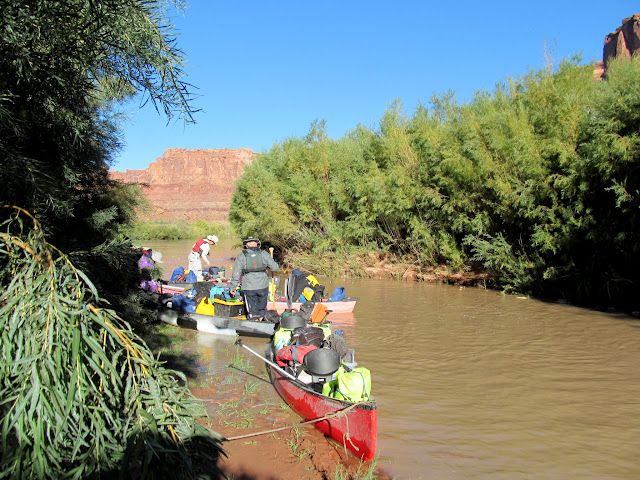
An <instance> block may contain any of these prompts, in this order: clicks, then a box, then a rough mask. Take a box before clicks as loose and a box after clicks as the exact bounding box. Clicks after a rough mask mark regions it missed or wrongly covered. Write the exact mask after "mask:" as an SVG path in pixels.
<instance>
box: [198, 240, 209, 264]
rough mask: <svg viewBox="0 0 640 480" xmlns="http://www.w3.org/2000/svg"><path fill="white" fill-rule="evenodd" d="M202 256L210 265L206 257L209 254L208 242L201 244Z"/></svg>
mask: <svg viewBox="0 0 640 480" xmlns="http://www.w3.org/2000/svg"><path fill="white" fill-rule="evenodd" d="M200 248H202V258H203V260H204V261H205V263H206V264H207V265H211V263H209V258H208V257H207V256H208V255H209V244H208V243H206V242H205V243H203V244H202V247H200Z"/></svg>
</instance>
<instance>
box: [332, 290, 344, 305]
mask: <svg viewBox="0 0 640 480" xmlns="http://www.w3.org/2000/svg"><path fill="white" fill-rule="evenodd" d="M344 297H345V293H344V287H338V288H336V289H335V290H334V291H333V293H332V294H331V296H330V297H329V302H338V301H340V300H342V299H343V298H344Z"/></svg>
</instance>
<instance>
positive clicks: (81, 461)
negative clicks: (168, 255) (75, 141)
mask: <svg viewBox="0 0 640 480" xmlns="http://www.w3.org/2000/svg"><path fill="white" fill-rule="evenodd" d="M3 227H4V228H3V230H5V231H11V230H13V231H17V232H19V233H17V234H15V235H12V234H11V233H0V265H2V270H1V271H0V284H1V285H2V293H1V294H0V335H2V339H1V340H2V342H1V344H2V357H3V359H4V361H3V362H2V364H1V365H0V418H1V419H2V420H1V421H0V425H1V438H2V459H1V460H0V476H2V477H7V478H56V479H58V478H89V477H97V476H106V477H115V476H121V477H124V478H132V477H136V478H138V477H140V478H157V477H159V476H162V477H163V478H180V479H182V478H203V475H206V476H208V477H209V478H216V475H218V474H219V471H218V469H217V467H216V462H217V458H218V456H219V454H220V453H221V448H220V444H219V441H218V440H217V439H216V438H215V437H214V436H213V435H212V434H211V433H210V432H209V431H207V430H206V429H205V428H204V427H203V426H202V425H201V424H200V423H199V422H198V421H197V417H198V416H202V415H203V410H202V409H201V407H200V406H199V405H198V404H196V403H195V402H194V399H193V398H192V397H191V396H190V393H189V391H188V390H187V388H186V386H185V380H186V379H185V378H184V376H183V375H182V374H180V373H177V372H173V371H169V370H165V369H164V368H163V367H162V365H161V364H160V363H159V362H158V361H157V360H156V359H155V358H154V355H153V353H152V352H151V351H150V350H149V348H148V347H147V346H146V344H145V343H144V342H143V340H141V339H140V338H139V337H138V336H137V335H136V334H135V333H134V332H133V331H132V330H131V328H130V327H129V325H128V324H127V323H126V322H124V321H123V320H121V318H120V317H119V316H118V315H117V314H116V313H115V312H114V311H113V310H110V309H107V308H104V307H103V306H102V305H103V303H104V302H103V301H102V299H101V298H100V297H99V295H98V291H97V289H96V288H95V286H94V285H93V284H92V283H91V281H89V279H88V278H87V276H86V275H85V274H84V273H83V272H82V271H80V270H78V269H76V268H75V267H74V266H73V264H72V263H71V262H70V261H69V258H68V257H67V256H65V255H63V254H61V252H59V251H58V250H57V249H55V248H54V247H52V246H51V245H49V244H48V243H47V242H46V240H45V238H44V236H43V233H42V229H41V228H40V225H39V224H38V223H37V222H35V220H34V227H33V228H31V229H29V228H25V229H24V230H23V229H22V227H21V225H20V222H18V221H14V222H12V223H11V225H9V224H7V223H6V222H5V224H4V225H3Z"/></svg>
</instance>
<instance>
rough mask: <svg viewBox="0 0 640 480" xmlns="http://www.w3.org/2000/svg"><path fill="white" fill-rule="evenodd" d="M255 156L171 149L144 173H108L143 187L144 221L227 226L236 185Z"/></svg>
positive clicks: (245, 152) (248, 152)
mask: <svg viewBox="0 0 640 480" xmlns="http://www.w3.org/2000/svg"><path fill="white" fill-rule="evenodd" d="M256 156H257V153H256V152H254V151H253V150H251V149H249V148H238V149H230V148H220V149H207V150H204V149H203V150H188V149H185V148H172V149H169V150H165V152H164V154H163V155H162V157H158V159H157V160H156V161H155V162H152V163H151V164H150V165H149V167H148V168H146V169H144V170H127V171H125V172H117V171H111V172H109V174H110V176H111V178H113V179H114V180H120V181H123V182H125V183H138V184H140V185H141V186H142V190H143V192H144V194H145V196H146V197H147V199H148V200H149V203H150V206H151V209H150V211H148V212H142V213H141V214H140V217H141V218H142V219H144V220H165V221H184V222H190V223H191V222H196V221H198V220H203V221H205V222H207V223H212V222H215V223H222V224H226V223H228V218H227V217H228V215H229V208H230V205H231V195H232V193H233V191H234V188H235V182H236V180H238V178H240V176H241V175H242V173H243V172H244V168H245V166H247V165H248V164H250V163H251V162H252V161H253V159H254V158H255V157H256Z"/></svg>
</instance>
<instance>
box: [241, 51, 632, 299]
mask: <svg viewBox="0 0 640 480" xmlns="http://www.w3.org/2000/svg"><path fill="white" fill-rule="evenodd" d="M578 62H579V58H574V59H571V60H567V61H564V62H563V63H561V64H560V65H559V66H558V67H557V68H556V69H555V70H552V69H551V68H546V69H544V70H541V71H538V72H535V71H533V72H529V73H528V74H526V75H524V76H523V77H521V78H518V79H508V80H507V81H505V82H504V83H501V84H499V85H497V86H496V88H495V90H494V91H492V92H487V91H480V92H477V93H476V95H475V97H474V99H473V101H472V102H470V103H467V104H462V105H458V104H456V103H455V101H454V97H453V95H452V94H451V93H446V94H444V95H441V96H439V97H433V98H432V99H431V105H430V108H427V107H425V106H422V105H420V106H419V107H418V108H417V109H416V112H415V113H414V114H413V115H412V116H408V115H406V114H405V113H404V111H403V108H402V105H401V104H400V103H399V102H397V101H396V102H394V103H393V104H392V105H390V107H389V109H388V111H387V112H386V113H385V114H384V116H383V117H382V119H381V121H380V126H379V129H378V130H372V129H368V128H365V127H362V126H358V127H357V128H355V129H354V130H353V131H351V132H350V133H349V134H348V135H347V136H346V137H344V138H341V139H339V140H332V139H330V138H328V137H327V135H326V134H325V133H324V123H323V122H316V123H314V124H313V125H312V126H311V129H310V133H309V135H308V136H306V137H304V138H300V139H288V140H286V141H285V142H283V143H282V144H279V145H275V146H274V147H273V148H272V149H271V150H270V151H269V152H267V153H265V154H263V155H262V156H261V158H259V159H258V160H257V161H256V162H255V163H254V164H253V165H252V166H251V168H249V169H247V171H246V173H245V175H244V176H243V177H242V178H241V179H240V180H239V181H238V184H237V185H238V188H237V190H236V193H235V195H234V197H233V198H232V205H231V214H230V221H231V223H232V225H233V226H234V228H235V229H236V230H238V231H240V232H242V233H243V234H254V235H256V234H257V235H260V236H261V238H264V239H265V240H266V241H267V242H271V243H273V244H278V245H280V246H282V247H283V248H285V249H288V250H291V251H294V252H295V253H296V258H308V257H313V256H315V257H316V258H317V262H318V263H320V262H321V261H322V259H323V258H329V257H331V258H333V257H339V256H341V255H343V254H344V256H345V258H347V257H349V256H350V255H353V254H358V255H364V254H366V252H388V253H390V254H392V255H395V256H397V257H400V258H404V259H405V260H407V261H412V262H414V263H416V264H418V265H422V266H425V267H426V266H430V265H436V264H440V265H447V266H448V267H449V268H452V269H467V268H470V267H472V266H474V265H476V264H480V265H481V266H482V267H483V268H484V269H485V270H487V271H489V272H491V273H492V278H493V281H494V282H495V284H496V285H497V286H499V287H500V288H503V289H505V290H507V291H513V292H521V293H527V294H535V295H543V296H552V295H553V296H554V297H555V298H557V296H564V297H566V298H568V299H570V300H573V301H576V302H580V303H596V304H600V305H610V304H615V305H618V306H627V307H628V306H629V305H630V304H631V300H630V299H631V298H633V297H634V296H635V295H633V292H634V291H635V292H637V290H638V287H639V285H638V282H639V278H638V271H640V270H639V269H638V267H639V266H640V265H638V262H639V260H638V258H640V257H639V256H638V255H637V252H638V248H640V241H639V239H638V236H637V233H636V232H637V231H638V228H637V227H638V225H637V222H638V207H639V205H638V189H639V188H640V187H639V180H640V179H639V178H638V175H639V174H638V153H639V149H638V146H639V143H638V142H639V139H640V137H639V135H640V114H639V113H638V112H640V108H638V107H640V105H638V102H639V101H640V87H639V85H640V62H639V60H638V59H626V60H619V61H617V62H614V63H613V65H612V66H611V68H610V69H609V72H608V77H607V79H606V80H605V81H596V80H594V79H593V71H592V67H591V66H590V65H587V66H581V65H579V63H578ZM302 252H305V253H304V254H303V253H302ZM319 269H321V267H319V266H317V267H316V271H319Z"/></svg>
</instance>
